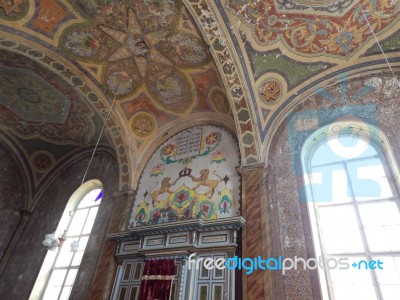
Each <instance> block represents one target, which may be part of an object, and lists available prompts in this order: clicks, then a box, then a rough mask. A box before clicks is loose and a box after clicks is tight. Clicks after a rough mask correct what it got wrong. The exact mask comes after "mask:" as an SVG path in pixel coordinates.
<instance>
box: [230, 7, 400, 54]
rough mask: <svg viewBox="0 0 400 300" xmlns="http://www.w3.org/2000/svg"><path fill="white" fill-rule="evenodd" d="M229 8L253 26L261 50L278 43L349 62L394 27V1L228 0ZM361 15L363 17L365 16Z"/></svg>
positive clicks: (395, 20)
mask: <svg viewBox="0 0 400 300" xmlns="http://www.w3.org/2000/svg"><path fill="white" fill-rule="evenodd" d="M228 5H229V7H230V8H231V9H232V10H233V11H234V12H236V13H237V14H238V15H239V16H240V17H241V19H242V20H243V22H244V23H245V24H248V25H249V26H250V25H251V26H252V33H253V37H254V40H255V41H256V42H257V43H259V44H261V45H271V44H275V43H277V42H278V41H280V42H281V43H282V44H283V45H284V47H285V48H286V49H287V50H288V51H290V52H293V53H295V54H297V55H299V56H305V57H307V56H328V57H329V56H335V57H339V58H340V57H343V58H345V59H348V58H349V56H351V55H352V54H354V53H356V52H357V50H358V49H359V48H360V47H361V46H362V45H363V44H364V43H365V41H366V40H369V39H370V38H371V37H372V36H371V31H370V28H369V26H368V23H367V22H366V20H365V17H366V18H367V19H368V21H369V23H370V25H371V27H372V28H373V29H374V31H375V32H377V33H378V34H379V33H382V32H384V31H385V30H387V29H389V28H390V27H392V26H393V25H394V24H396V23H397V21H398V18H399V10H400V3H399V2H398V1H389V0H381V1H361V2H359V1H356V0H340V1H336V0H335V1H296V0H289V1H287V0H264V1H241V0H229V1H228ZM363 12H365V17H364V14H363Z"/></svg>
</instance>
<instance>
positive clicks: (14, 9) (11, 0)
mask: <svg viewBox="0 0 400 300" xmlns="http://www.w3.org/2000/svg"><path fill="white" fill-rule="evenodd" d="M23 3H24V0H0V8H2V9H3V11H4V13H5V14H6V16H8V15H10V14H11V13H15V14H19V13H21V5H22V4H23Z"/></svg>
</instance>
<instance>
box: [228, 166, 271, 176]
mask: <svg viewBox="0 0 400 300" xmlns="http://www.w3.org/2000/svg"><path fill="white" fill-rule="evenodd" d="M267 167H268V165H267V164H266V163H253V164H248V165H241V166H239V167H236V171H237V172H238V173H239V174H240V175H242V176H243V175H245V174H247V173H250V172H261V173H265V172H267Z"/></svg>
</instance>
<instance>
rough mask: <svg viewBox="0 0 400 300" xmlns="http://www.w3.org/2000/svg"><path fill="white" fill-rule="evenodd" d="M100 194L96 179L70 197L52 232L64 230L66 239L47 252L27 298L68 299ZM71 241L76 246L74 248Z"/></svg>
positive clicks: (101, 192) (59, 232)
mask: <svg viewBox="0 0 400 300" xmlns="http://www.w3.org/2000/svg"><path fill="white" fill-rule="evenodd" d="M102 195H103V191H102V188H101V184H100V182H98V181H95V180H93V181H92V182H88V183H87V184H86V185H84V186H82V187H81V188H80V189H78V190H77V191H76V192H75V193H74V195H73V196H72V197H71V199H70V201H69V202H68V204H67V207H66V209H65V211H64V214H63V217H62V218H61V221H60V223H59V225H58V228H57V230H56V232H55V236H56V237H60V236H61V235H62V234H63V233H64V230H66V236H65V238H66V239H65V241H64V242H63V243H62V245H61V246H60V247H55V248H54V249H52V250H53V251H52V250H49V251H48V253H47V255H46V258H45V261H44V263H43V266H42V269H41V271H40V274H39V276H38V279H37V281H36V284H35V287H34V290H33V293H32V294H31V298H30V299H44V300H56V299H59V300H61V299H68V298H69V296H70V293H71V291H72V287H73V284H74V281H75V278H76V275H77V273H78V269H79V265H80V263H81V261H82V257H83V254H84V252H85V249H86V245H87V243H88V240H89V236H90V233H91V231H92V227H93V224H94V221H95V219H96V215H97V212H98V209H99V205H100V202H101V199H102ZM72 243H75V244H76V246H77V248H76V249H75V250H73V249H72V247H71V244H72Z"/></svg>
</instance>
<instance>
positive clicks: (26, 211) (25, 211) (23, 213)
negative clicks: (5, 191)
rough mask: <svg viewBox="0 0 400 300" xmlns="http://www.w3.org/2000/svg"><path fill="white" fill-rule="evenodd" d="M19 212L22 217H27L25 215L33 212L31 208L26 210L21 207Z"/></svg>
mask: <svg viewBox="0 0 400 300" xmlns="http://www.w3.org/2000/svg"><path fill="white" fill-rule="evenodd" d="M19 214H20V216H21V217H25V216H30V215H31V214H32V212H31V211H29V210H26V209H21V210H20V211H19Z"/></svg>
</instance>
